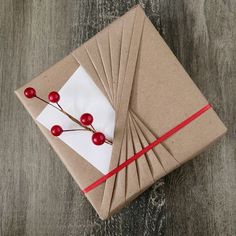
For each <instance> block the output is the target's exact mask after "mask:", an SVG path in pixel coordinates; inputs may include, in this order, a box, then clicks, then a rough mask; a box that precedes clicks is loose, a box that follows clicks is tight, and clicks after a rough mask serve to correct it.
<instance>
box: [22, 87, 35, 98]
mask: <svg viewBox="0 0 236 236" xmlns="http://www.w3.org/2000/svg"><path fill="white" fill-rule="evenodd" d="M24 94H25V96H26V97H27V98H33V97H35V96H36V90H35V89H34V88H31V87H28V88H26V89H25V91H24Z"/></svg>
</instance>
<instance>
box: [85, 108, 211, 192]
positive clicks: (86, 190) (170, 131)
mask: <svg viewBox="0 0 236 236" xmlns="http://www.w3.org/2000/svg"><path fill="white" fill-rule="evenodd" d="M210 108H211V105H210V104H208V105H206V106H204V107H203V108H201V109H200V110H199V111H197V112H196V113H194V114H193V115H191V116H190V117H188V118H187V119H186V120H184V121H182V122H181V123H180V124H178V125H177V126H175V127H174V128H172V129H171V130H169V131H168V132H166V133H165V134H163V135H162V136H160V137H159V138H157V139H156V140H155V141H154V142H152V143H150V144H149V145H147V146H146V147H144V148H143V149H142V150H140V151H139V152H137V153H135V154H134V155H133V156H132V157H130V158H129V159H128V160H126V161H125V162H123V163H122V164H120V165H119V166H117V167H116V168H114V169H113V170H111V171H110V172H109V173H107V174H106V175H104V176H102V177H101V178H99V179H98V180H96V181H95V182H93V183H92V184H90V185H89V186H88V187H86V188H85V189H84V190H83V192H84V193H88V192H89V191H91V190H92V189H94V188H96V187H97V186H98V185H100V184H102V183H103V182H105V181H106V180H107V179H108V178H110V177H112V176H113V175H115V174H116V173H118V172H119V171H121V170H122V169H124V168H125V167H126V166H128V165H129V164H131V163H132V162H134V161H135V160H137V159H138V158H139V157H141V156H142V155H144V154H145V153H146V152H148V151H149V150H151V149H152V148H154V147H155V146H157V145H158V144H160V143H162V142H163V141H164V140H166V139H168V138H169V137H170V136H172V135H173V134H175V133H176V132H178V131H179V130H181V129H182V128H184V127H185V126H186V125H188V124H189V123H191V122H192V121H193V120H195V119H197V118H198V117H199V116H201V115H202V114H203V113H204V112H206V111H207V110H208V109H210Z"/></svg>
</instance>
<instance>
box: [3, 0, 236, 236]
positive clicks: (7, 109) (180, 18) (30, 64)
mask: <svg viewBox="0 0 236 236" xmlns="http://www.w3.org/2000/svg"><path fill="white" fill-rule="evenodd" d="M138 2H139V3H140V4H141V6H142V7H143V8H144V9H145V11H146V13H147V15H148V16H149V17H150V19H151V21H152V22H153V24H154V25H155V26H156V28H157V29H158V30H159V31H160V33H161V34H162V36H163V37H164V38H165V40H166V41H167V43H168V45H169V46H170V47H171V49H172V50H173V51H174V53H175V54H176V56H177V58H178V59H179V60H180V61H181V63H182V64H183V66H184V67H185V68H186V70H187V71H188V73H189V74H190V75H191V77H192V78H193V80H194V81H195V83H196V84H197V85H198V86H199V87H200V89H201V90H202V91H203V93H204V94H205V96H206V97H207V98H208V100H209V101H210V102H211V103H212V104H213V105H214V107H215V109H216V111H217V113H218V114H219V116H220V117H221V118H222V120H223V121H224V122H225V124H226V126H227V127H228V128H229V131H228V133H227V135H226V136H225V137H224V138H222V139H221V140H220V141H219V142H218V143H217V144H215V145H213V146H212V147H211V148H210V149H208V150H207V151H206V152H205V153H204V154H202V155H201V156H200V157H198V158H196V159H194V160H193V161H190V162H189V163H187V164H185V165H184V166H182V167H181V168H179V169H178V170H176V171H174V172H173V173H171V174H169V175H168V176H167V177H165V178H164V179H162V180H160V181H159V182H158V183H157V184H155V185H154V186H153V187H152V188H151V189H150V190H148V191H146V192H145V193H144V194H143V195H142V196H141V197H139V198H138V199H136V200H135V201H134V202H133V203H132V204H131V205H130V206H128V207H126V208H125V209H123V210H122V211H121V212H120V213H119V214H117V215H115V216H114V217H112V218H111V219H109V220H107V221H101V220H99V218H98V217H97V215H96V214H95V212H94V210H93V209H92V207H91V206H90V204H89V203H88V202H87V200H86V199H85V197H84V196H83V195H82V194H81V192H80V190H79V188H78V187H77V185H76V184H75V182H74V181H73V179H72V178H71V177H70V175H69V174H68V172H67V171H66V169H65V167H64V166H63V164H62V163H61V162H60V160H59V159H58V158H57V156H56V154H55V153H54V151H53V150H52V149H51V148H50V146H49V144H48V143H47V141H46V140H45V138H44V137H43V135H42V134H41V133H40V131H39V130H38V128H37V127H36V125H35V124H34V123H33V121H32V120H31V118H30V116H29V115H28V114H27V112H26V111H25V110H24V109H23V107H22V105H21V104H20V102H19V101H18V100H17V98H16V97H15V96H14V94H13V91H14V90H15V89H16V88H18V87H19V86H21V85H23V84H25V83H26V82H27V81H29V80H31V79H32V78H33V77H34V76H36V75H37V74H38V73H40V72H42V71H43V70H45V69H46V68H47V67H48V66H50V65H52V64H53V63H55V62H56V61H58V60H59V59H61V58H63V57H64V56H65V55H67V54H68V53H69V52H70V51H72V50H73V49H75V48H76V47H77V46H79V45H80V44H81V43H83V42H84V41H86V40H87V39H89V38H90V37H91V36H93V35H94V34H95V33H96V32H98V31H99V30H101V29H102V28H104V27H105V26H106V25H107V24H109V23H110V22H112V21H113V20H114V19H116V18H117V17H119V16H120V15H122V14H123V13H125V12H126V11H127V10H128V9H130V7H132V6H133V5H135V4H136V3H138ZM235 23H236V1H235V0H224V1H223V0H216V1H210V0H208V1H204V0H150V1H149V0H141V1H132V0H127V1H125V0H123V1H121V0H119V1H117V0H113V1H111V0H97V1H90V0H80V1H79V0H50V1H48V0H0V93H1V98H0V103H1V104H0V135H1V138H0V220H1V224H0V235H4V236H5V235H20V236H21V235H30V236H31V235H40V236H41V235H50V236H53V235H56V236H60V235H63V236H64V235H236V171H235V170H236V160H235V159H236V149H235V147H236V105H235V102H236V26H235Z"/></svg>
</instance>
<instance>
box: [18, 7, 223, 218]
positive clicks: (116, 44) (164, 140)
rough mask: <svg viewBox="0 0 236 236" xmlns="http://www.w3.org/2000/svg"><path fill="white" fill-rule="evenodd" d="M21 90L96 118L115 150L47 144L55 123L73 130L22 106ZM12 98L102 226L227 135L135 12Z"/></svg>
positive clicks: (82, 142)
mask: <svg viewBox="0 0 236 236" xmlns="http://www.w3.org/2000/svg"><path fill="white" fill-rule="evenodd" d="M26 87H33V88H36V90H37V95H40V97H43V98H47V96H48V93H49V92H50V91H53V90H55V91H59V93H60V95H61V102H62V104H63V108H64V109H65V110H67V111H68V113H69V111H70V113H73V115H74V116H75V117H77V118H78V117H79V115H81V114H82V113H83V112H84V111H88V110H89V111H90V113H92V112H93V111H94V113H95V118H96V119H95V121H96V123H94V125H95V128H96V129H98V130H101V131H103V132H104V133H105V134H106V137H109V138H110V139H112V140H113V144H112V145H110V144H104V145H102V146H95V145H93V144H92V142H91V134H90V133H89V132H88V133H86V134H82V133H77V134H75V133H73V134H64V133H63V134H62V135H61V137H54V136H52V135H51V133H50V125H52V123H53V122H55V121H56V122H59V123H60V124H63V125H65V126H67V127H69V128H71V127H72V128H75V127H76V125H78V124H76V123H73V122H72V121H71V120H70V119H67V120H68V122H67V120H66V119H64V118H63V117H61V115H63V114H59V113H60V112H58V111H57V110H56V109H54V110H55V113H53V107H50V106H49V105H45V103H43V102H42V101H40V100H39V99H35V98H33V99H27V98H26V97H25V96H24V89H25V88H26ZM16 94H17V96H18V97H19V99H20V101H21V102H22V103H23V105H24V106H25V108H26V109H27V111H28V112H29V113H30V114H31V116H32V117H33V119H34V120H35V121H36V123H37V125H38V126H39V128H40V129H41V131H42V132H43V134H44V135H45V136H46V138H47V139H48V141H49V142H50V144H51V145H52V147H53V148H54V149H55V151H56V152H57V154H58V156H59V157H60V159H61V160H62V162H63V163H64V164H65V166H66V168H67V169H68V171H69V172H70V173H71V175H72V176H73V178H74V179H75V181H76V183H77V184H78V185H79V187H80V188H81V189H82V190H83V192H84V193H85V195H86V197H87V198H88V200H89V201H90V202H91V204H92V205H93V207H94V208H95V210H96V211H97V213H98V214H99V216H100V217H101V218H102V219H106V218H107V217H109V216H110V215H112V214H113V213H114V212H116V211H118V210H119V209H120V208H122V207H123V206H124V205H125V204H127V203H128V202H130V201H131V200H132V199H134V198H136V197H137V196H138V195H139V194H140V193H141V192H143V191H144V190H145V189H147V188H148V187H149V186H151V185H152V184H153V183H154V182H155V181H157V180H158V179H160V178H161V177H163V176H165V175H166V174H168V173H169V172H171V171H172V170H174V169H176V168H177V167H179V166H180V165H182V164H183V163H185V162H186V161H188V160H190V159H192V158H193V157H195V156H196V155H198V154H199V153H200V152H202V151H203V150H204V149H205V148H206V147H208V146H209V145H210V144H212V143H213V142H214V141H216V140H217V139H218V138H219V137H220V136H222V135H223V134H224V133H225V132H226V127H225V126H224V124H223V123H222V122H221V120H220V119H219V118H218V116H217V114H216V113H215V112H214V110H213V108H212V107H210V106H209V105H208V102H207V100H206V99H205V98H204V96H203V95H202V94H201V92H200V91H199V89H198V88H197V87H196V85H195V84H194V83H193V81H192V80H191V79H190V77H189V75H188V74H187V73H186V72H185V70H184V69H183V67H182V66H181V64H180V63H179V62H178V60H177V59H176V57H175V56H174V55H173V53H172V52H171V50H170V49H169V48H168V46H167V45H166V43H165V42H164V40H163V39H162V37H161V36H160V34H159V33H158V31H156V29H155V28H154V26H153V25H152V24H151V22H150V20H149V19H148V18H147V17H146V15H145V14H144V12H143V10H142V9H141V8H140V7H139V6H136V7H134V8H132V9H131V10H130V11H129V12H127V13H126V14H125V15H124V16H122V17H120V18H119V19H117V20H116V21H114V22H113V23H112V24H110V25H109V26H108V27H106V28H105V29H104V30H102V31H101V32H99V33H98V34H96V35H95V36H94V37H93V38H91V39H90V40H89V41H87V42H86V43H84V44H83V45H81V46H80V47H79V48H78V49H76V50H75V51H73V52H72V53H71V54H70V55H69V56H67V57H65V58H64V59H63V60H61V61H59V62H58V63H56V64H55V65H54V66H52V67H51V68H49V69H48V70H46V71H45V72H43V73H42V74H40V75H39V76H37V77H36V78H35V79H33V80H32V81H30V82H29V83H28V84H26V85H24V86H23V87H22V88H20V89H18V90H17V91H16ZM88 100H89V101H88ZM86 101H88V103H89V107H88V106H87V105H86ZM57 113H58V114H57ZM66 118H68V117H66ZM69 120H70V121H69ZM106 124H107V125H106ZM77 140H78V145H77V143H76V141H77Z"/></svg>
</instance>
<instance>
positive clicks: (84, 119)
mask: <svg viewBox="0 0 236 236" xmlns="http://www.w3.org/2000/svg"><path fill="white" fill-rule="evenodd" d="M24 95H25V96H26V97H27V98H29V99H31V98H34V97H35V98H37V99H39V100H40V101H42V102H44V103H46V104H48V105H51V106H52V107H54V108H56V109H57V110H59V111H60V112H62V113H63V114H64V115H66V116H67V117H69V118H70V119H71V120H72V121H74V122H75V123H77V124H79V125H80V126H82V127H83V128H82V129H68V130H63V128H62V127H61V126H59V125H54V126H53V127H52V128H51V133H52V135H53V136H60V135H61V134H62V133H63V132H68V131H90V132H92V133H93V135H92V142H93V143H94V144H95V145H102V144H104V143H107V144H111V145H112V141H110V140H108V139H107V138H106V137H105V135H104V134H103V133H101V132H97V131H96V130H95V128H94V127H93V125H92V123H93V116H92V115H91V114H90V113H84V114H82V115H81V117H80V120H78V119H76V118H75V117H73V116H72V115H70V114H69V113H67V112H66V111H65V110H64V109H63V108H62V107H61V106H60V105H59V103H58V102H59V100H60V95H59V93H58V92H56V91H52V92H50V93H49V94H48V100H49V101H50V102H51V103H50V102H48V101H46V100H44V99H42V98H40V97H38V96H37V94H36V90H35V89H34V88H32V87H28V88H26V89H25V90H24ZM52 103H56V105H57V106H55V105H53V104H52ZM89 126H90V127H89Z"/></svg>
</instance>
